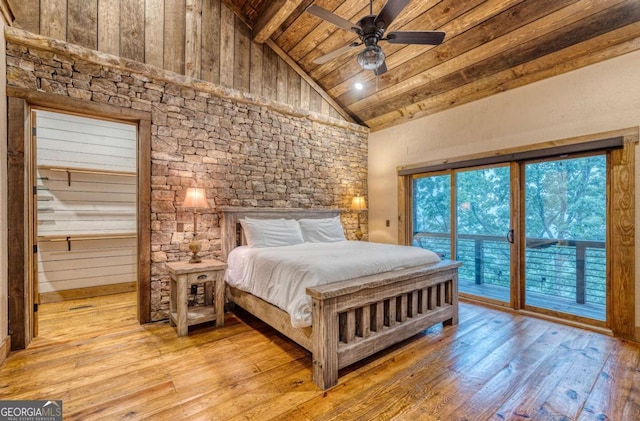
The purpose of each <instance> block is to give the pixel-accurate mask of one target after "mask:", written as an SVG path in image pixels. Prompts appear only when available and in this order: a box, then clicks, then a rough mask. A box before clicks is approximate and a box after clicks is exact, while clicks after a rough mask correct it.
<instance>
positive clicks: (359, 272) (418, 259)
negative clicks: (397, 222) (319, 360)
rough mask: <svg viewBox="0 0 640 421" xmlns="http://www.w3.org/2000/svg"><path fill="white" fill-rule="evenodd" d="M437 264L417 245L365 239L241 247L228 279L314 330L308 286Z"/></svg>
mask: <svg viewBox="0 0 640 421" xmlns="http://www.w3.org/2000/svg"><path fill="white" fill-rule="evenodd" d="M438 261H440V258H439V257H438V256H437V255H436V254H435V253H433V252H431V251H428V250H424V249H421V248H418V247H408V246H396V245H390V244H379V243H368V242H362V241H339V242H336V243H304V244H298V245H294V246H282V247H268V248H249V247H246V246H242V247H237V248H235V249H233V251H231V253H229V257H228V259H227V263H228V269H227V273H226V281H227V283H228V284H229V285H231V286H233V287H235V288H238V289H240V290H243V291H246V292H250V293H251V294H253V295H256V296H258V297H260V298H262V299H263V300H265V301H268V302H270V303H271V304H273V305H276V306H278V307H280V308H281V309H283V310H285V311H286V312H287V313H289V314H290V315H291V324H292V325H293V326H294V327H305V326H311V298H310V297H309V296H308V295H306V293H305V290H306V288H307V287H310V286H316V285H322V284H327V283H330V282H336V281H343V280H345V279H351V278H356V277H359V276H366V275H373V274H376V273H382V272H387V271H392V270H398V269H404V268H408V267H412V266H418V265H423V264H429V263H436V262H438Z"/></svg>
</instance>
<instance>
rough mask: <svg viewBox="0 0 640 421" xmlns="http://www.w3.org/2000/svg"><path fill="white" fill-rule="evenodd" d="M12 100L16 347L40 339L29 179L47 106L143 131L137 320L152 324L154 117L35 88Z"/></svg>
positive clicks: (14, 93) (12, 319) (12, 326)
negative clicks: (38, 124) (37, 127)
mask: <svg viewBox="0 0 640 421" xmlns="http://www.w3.org/2000/svg"><path fill="white" fill-rule="evenodd" d="M7 97H8V119H7V120H8V121H7V126H8V127H7V128H8V140H7V143H8V155H9V159H8V168H7V178H8V191H7V194H8V198H9V201H8V204H7V213H8V216H7V220H8V223H9V227H10V228H9V232H8V237H9V238H8V244H9V248H8V254H9V268H8V272H9V273H8V278H9V279H8V290H9V334H10V335H11V349H12V350H18V349H24V348H26V347H27V346H28V345H29V343H30V342H31V340H32V339H33V337H34V335H35V331H34V329H35V326H36V321H37V319H36V316H35V314H34V312H35V309H34V304H35V303H36V302H37V301H36V297H35V296H34V289H33V287H34V284H33V282H34V279H33V278H34V277H33V265H34V261H35V259H34V248H33V247H34V245H35V244H34V240H33V236H32V235H31V234H32V230H33V228H34V224H35V222H34V221H33V212H32V210H31V209H32V207H30V204H31V202H32V201H33V192H32V191H29V190H30V189H31V186H32V184H31V183H30V180H29V177H30V176H29V173H30V171H31V169H34V168H35V165H36V163H35V162H34V161H33V160H32V157H31V152H30V145H31V138H32V136H31V133H32V132H31V127H30V121H31V118H30V113H31V108H32V107H36V108H46V109H49V110H51V111H58V112H65V113H72V114H78V115H83V116H87V117H96V118H102V119H109V120H115V121H123V122H128V123H134V124H136V125H137V127H138V146H137V166H138V168H137V172H138V177H137V193H138V194H137V254H138V256H137V258H138V266H137V274H138V279H137V302H138V305H137V318H138V322H139V323H141V324H143V323H148V322H150V321H151V113H150V112H146V111H140V110H134V109H130V108H122V107H118V106H115V105H110V104H102V103H96V102H91V101H84V100H80V99H76V98H70V97H67V96H61V95H55V94H47V93H42V92H37V91H33V90H29V89H23V88H15V87H7Z"/></svg>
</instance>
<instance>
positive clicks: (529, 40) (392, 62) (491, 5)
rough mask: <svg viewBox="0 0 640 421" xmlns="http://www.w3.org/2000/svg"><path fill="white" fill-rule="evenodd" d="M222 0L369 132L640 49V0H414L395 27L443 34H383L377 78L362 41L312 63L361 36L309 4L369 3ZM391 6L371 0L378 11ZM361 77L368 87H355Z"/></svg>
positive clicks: (349, 0)
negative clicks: (363, 64)
mask: <svg viewBox="0 0 640 421" xmlns="http://www.w3.org/2000/svg"><path fill="white" fill-rule="evenodd" d="M224 1H225V2H226V3H227V4H228V5H229V6H231V8H232V9H233V10H234V12H235V13H236V14H237V15H238V16H240V17H241V18H242V19H243V20H244V21H245V22H246V23H247V25H249V26H250V27H251V28H252V30H253V38H254V41H256V42H266V43H267V44H268V45H271V46H274V45H275V46H276V47H275V48H276V49H280V50H281V52H283V53H285V54H286V55H287V56H288V57H289V58H290V59H291V60H292V61H294V62H296V63H297V64H298V65H299V66H300V68H301V69H302V70H303V71H304V72H305V73H306V74H307V75H308V76H309V77H310V78H311V79H313V80H314V81H315V82H316V83H317V84H318V85H319V86H320V87H322V88H323V89H324V90H325V91H326V92H327V93H328V94H329V96H331V97H332V98H333V99H334V100H335V102H336V103H337V104H338V105H339V106H340V107H342V108H343V109H344V110H345V111H346V112H347V113H348V114H350V115H351V116H352V117H353V119H354V120H355V121H357V122H360V123H364V124H366V125H367V126H369V127H370V128H371V129H372V130H379V129H382V128H385V127H389V126H392V125H396V124H400V123H402V122H405V121H408V120H410V119H413V118H417V117H421V116H425V115H428V114H433V113H435V112H438V111H442V110H446V109H448V108H451V107H454V106H456V105H460V104H464V103H467V102H470V101H474V100H477V99H480V98H483V97H486V96H489V95H493V94H495V93H498V92H502V91H505V90H508V89H512V88H515V87H518V86H522V85H525V84H528V83H531V82H535V81H538V80H541V79H544V78H548V77H551V76H554V75H557V74H560V73H564V72H568V71H570V70H573V69H576V68H580V67H583V66H587V65H590V64H593V63H597V62H599V61H602V60H606V59H609V58H612V57H615V56H618V55H621V54H625V53H628V52H631V51H634V50H637V49H639V48H640V0H486V1H482V0H411V1H409V2H408V5H407V6H406V7H405V8H404V10H403V11H402V12H401V13H400V14H399V15H398V16H397V18H396V19H395V20H394V21H393V23H392V24H391V25H390V26H389V28H388V29H389V31H397V30H406V31H408V30H440V31H444V32H446V37H445V40H444V42H443V43H442V44H441V45H438V46H429V45H402V44H390V43H387V42H384V41H382V42H381V44H380V45H381V46H382V48H383V50H384V52H385V54H386V64H387V68H388V71H387V72H386V73H384V74H383V75H381V76H378V77H377V78H376V76H375V75H374V74H373V72H372V71H364V70H362V69H361V68H360V66H359V65H358V63H357V61H356V56H357V54H358V53H359V52H360V51H361V49H360V48H353V49H352V50H350V51H349V52H347V53H345V54H343V55H340V56H339V57H337V58H335V59H333V60H330V61H328V62H327V63H324V64H321V65H318V64H315V63H314V60H315V59H316V58H318V57H320V56H322V55H324V54H326V53H329V52H331V51H333V50H335V49H337V48H340V47H343V46H345V45H347V44H349V43H351V42H353V41H357V40H358V38H357V36H356V34H354V33H353V32H349V31H345V30H343V29H340V28H338V27H336V26H334V25H332V24H330V23H327V22H325V21H322V20H321V19H319V18H317V17H315V16H313V15H311V14H310V13H308V12H306V11H305V9H306V8H307V7H308V6H309V5H311V4H315V5H317V6H319V7H322V8H324V9H326V10H328V11H331V12H332V13H333V14H335V15H337V16H340V17H342V18H344V19H346V20H348V21H350V22H354V23H355V22H357V21H358V20H359V19H360V18H361V17H363V16H366V15H368V14H369V1H368V0H346V1H338V0H316V1H312V0H269V1H267V0H224ZM385 3H386V0H373V12H374V14H376V13H378V12H379V11H380V10H381V9H382V7H383V6H384V4H385ZM387 32H388V31H387ZM639 64H640V63H639ZM356 82H361V83H362V84H363V85H364V88H363V89H362V90H360V91H358V90H356V89H354V84H355V83H356Z"/></svg>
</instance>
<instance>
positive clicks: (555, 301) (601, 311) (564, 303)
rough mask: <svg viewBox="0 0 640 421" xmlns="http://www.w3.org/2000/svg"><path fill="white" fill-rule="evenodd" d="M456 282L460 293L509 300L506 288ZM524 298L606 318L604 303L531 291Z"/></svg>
mask: <svg viewBox="0 0 640 421" xmlns="http://www.w3.org/2000/svg"><path fill="white" fill-rule="evenodd" d="M458 283H459V291H460V292H462V293H465V294H471V295H476V296H481V297H487V298H491V299H494V300H498V301H504V302H507V303H508V302H509V289H508V288H505V287H502V286H497V285H492V284H476V283H475V281H474V280H467V279H459V281H458ZM526 298H527V304H528V305H530V306H535V307H541V308H545V309H549V310H554V311H559V312H562V313H569V314H574V315H576V316H580V317H587V318H590V319H595V320H605V319H606V308H605V306H604V305H600V304H592V303H585V304H578V303H576V302H575V300H570V299H568V298H563V297H557V296H555V295H549V294H542V293H539V292H532V291H529V292H527V297H526Z"/></svg>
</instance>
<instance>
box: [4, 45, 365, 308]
mask: <svg viewBox="0 0 640 421" xmlns="http://www.w3.org/2000/svg"><path fill="white" fill-rule="evenodd" d="M79 48H80V47H77V46H72V48H71V47H70V48H69V49H67V50H68V51H74V50H78V49H79ZM67 50H65V51H67ZM60 51H61V50H59V51H58V52H56V53H52V52H50V51H46V50H41V49H38V48H35V47H33V46H27V45H22V44H20V43H16V42H9V43H8V44H7V79H8V80H7V83H8V86H15V87H21V88H27V89H32V90H40V91H44V92H47V93H51V94H55V95H64V96H69V97H75V98H79V99H82V100H86V101H93V102H98V103H107V104H112V105H117V106H120V107H127V108H128V107H130V108H134V109H139V110H144V111H148V112H150V113H151V116H152V128H151V133H152V181H151V183H152V186H151V199H152V204H151V229H152V244H151V249H152V252H151V253H152V255H151V262H152V267H151V312H152V320H161V319H164V318H166V317H167V313H168V305H169V304H168V302H169V291H168V279H169V278H168V275H167V272H166V271H165V269H164V264H163V263H164V262H167V261H177V260H186V259H188V254H189V249H188V243H189V240H190V239H191V236H192V232H193V213H192V212H191V211H190V210H183V209H181V208H180V206H179V205H180V203H181V202H182V200H183V199H184V194H185V192H186V188H187V187H190V186H195V185H198V186H200V187H205V188H206V190H207V195H208V198H209V199H210V203H211V204H214V203H215V205H214V206H213V207H212V209H208V210H204V211H202V213H201V215H200V217H199V219H198V231H199V232H200V233H201V234H200V236H199V237H200V238H201V239H203V251H202V253H201V255H203V256H204V257H205V258H206V257H219V256H220V227H219V219H220V217H221V213H220V211H219V207H220V206H259V207H302V208H310V207H321V208H333V207H337V208H341V209H344V210H348V207H349V204H350V201H351V198H352V197H353V196H354V195H355V194H361V195H366V192H367V137H368V131H367V130H366V129H365V128H362V127H360V126H356V125H353V124H349V123H345V122H344V121H341V120H336V119H332V118H328V117H320V116H313V117H314V118H309V116H308V114H309V113H308V112H307V111H305V110H295V109H292V108H291V107H288V106H287V105H285V104H273V106H272V105H271V104H269V103H268V102H267V101H265V100H264V99H261V98H255V97H252V96H251V95H248V94H244V93H238V92H232V91H230V90H228V89H227V90H222V89H220V88H219V87H216V86H214V85H210V84H208V83H204V82H201V81H198V83H193V81H189V80H187V78H184V77H182V79H180V78H178V79H177V82H176V81H172V80H173V79H172V77H171V75H169V76H168V77H157V74H158V70H157V69H155V70H154V69H150V70H149V71H145V69H149V68H150V66H146V65H140V66H136V65H135V62H129V63H126V64H127V66H126V68H123V67H121V66H118V65H113V66H111V65H109V64H108V63H107V64H105V63H96V62H95V61H90V60H86V59H85V58H84V57H85V55H84V53H83V55H82V56H78V55H74V54H72V53H68V54H63V53H61V52H60ZM88 51H89V50H88ZM81 57H82V58H81ZM118 60H119V62H122V60H123V59H120V58H113V59H112V61H113V62H114V63H116V62H118ZM151 70H153V71H151ZM183 80H184V81H185V82H186V83H179V82H180V81H183ZM194 86H195V87H194ZM221 93H222V94H221ZM363 216H366V213H365V214H363ZM356 221H357V219H356V215H355V214H353V213H351V212H345V213H344V214H343V223H344V225H345V229H346V231H347V236H348V237H349V238H353V231H354V230H355V225H356V223H357V222H356ZM362 222H363V229H364V230H365V232H366V219H365V218H363V220H362Z"/></svg>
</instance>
